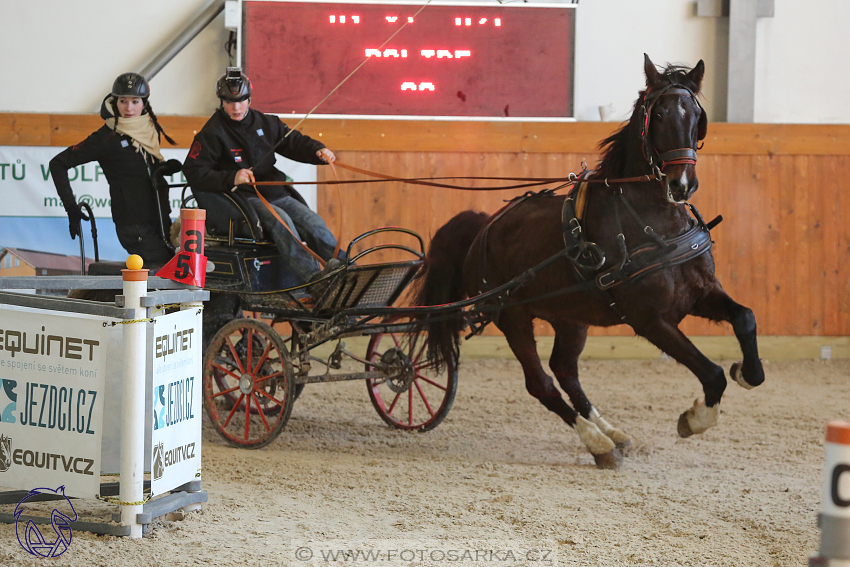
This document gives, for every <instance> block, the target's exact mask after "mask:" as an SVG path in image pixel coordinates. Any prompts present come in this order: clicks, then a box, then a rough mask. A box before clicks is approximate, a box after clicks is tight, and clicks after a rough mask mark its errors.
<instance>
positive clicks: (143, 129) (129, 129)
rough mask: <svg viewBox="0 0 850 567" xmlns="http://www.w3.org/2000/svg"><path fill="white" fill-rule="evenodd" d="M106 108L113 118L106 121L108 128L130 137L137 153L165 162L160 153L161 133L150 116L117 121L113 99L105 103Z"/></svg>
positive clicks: (108, 99)
mask: <svg viewBox="0 0 850 567" xmlns="http://www.w3.org/2000/svg"><path fill="white" fill-rule="evenodd" d="M104 107H105V108H106V111H107V112H108V113H109V115H110V116H111V118H107V119H106V120H105V122H106V126H107V127H109V128H110V129H112V130H115V131H116V132H118V133H119V134H125V135H127V136H130V138H131V139H132V140H133V147H135V148H136V151H140V152H144V153H147V154H149V155H151V156H153V157H154V158H156V159H157V160H158V161H163V160H164V158H163V157H162V153H161V152H160V151H159V132H157V131H156V127H155V126H154V125H153V120H151V117H150V115H149V114H142V115H141V116H134V117H132V118H119V119H116V118H115V114H114V113H113V111H112V97H109V98H107V99H106V100H105V101H104Z"/></svg>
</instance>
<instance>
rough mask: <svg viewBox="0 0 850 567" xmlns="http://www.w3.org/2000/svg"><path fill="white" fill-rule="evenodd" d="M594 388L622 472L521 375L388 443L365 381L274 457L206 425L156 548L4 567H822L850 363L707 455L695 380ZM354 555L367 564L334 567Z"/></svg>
mask: <svg viewBox="0 0 850 567" xmlns="http://www.w3.org/2000/svg"><path fill="white" fill-rule="evenodd" d="M723 365H724V367H725V368H727V369H728V367H729V363H728V362H724V363H723ZM581 369H582V376H583V385H584V387H585V391H586V392H587V393H588V396H589V397H590V399H591V400H592V401H593V402H594V403H595V405H596V406H597V407H598V408H599V410H600V412H601V413H602V415H603V416H604V417H606V418H607V419H608V420H609V421H611V422H612V423H613V424H615V425H617V426H618V427H620V428H621V429H623V430H624V431H626V432H627V433H629V434H631V435H632V436H633V437H634V439H635V443H634V445H633V447H632V448H631V450H630V452H629V453H628V456H627V458H626V460H625V463H624V466H623V467H622V469H621V470H619V471H616V472H612V471H601V470H597V469H596V468H595V467H594V465H593V460H592V457H591V456H590V455H589V454H588V453H587V452H586V451H585V449H584V447H583V446H582V445H581V444H580V442H579V440H578V438H577V436H576V435H575V434H574V433H573V432H572V431H571V430H569V428H567V427H566V426H565V425H563V423H562V422H560V420H559V419H558V418H556V417H555V416H554V415H553V414H550V413H549V412H547V411H546V410H545V409H544V408H543V407H542V406H541V405H540V404H539V403H538V402H536V401H535V400H534V399H532V398H531V397H530V396H528V395H527V394H526V393H525V390H524V386H523V380H522V374H521V371H520V367H519V365H518V363H516V362H515V361H513V360H496V359H485V360H467V361H465V363H464V364H463V366H462V367H461V375H460V386H459V388H458V394H457V398H456V400H455V405H454V408H453V409H452V411H451V413H450V414H449V416H448V417H447V419H446V421H445V422H443V424H442V425H440V426H439V427H438V428H437V429H435V430H434V431H431V432H429V433H425V434H411V433H405V432H402V431H397V430H394V429H391V428H389V427H388V426H386V425H385V424H384V423H383V422H382V421H381V420H380V419H379V417H378V416H377V414H376V413H375V411H374V410H373V409H372V406H371V404H370V403H369V400H368V396H367V394H366V388H365V386H364V384H363V383H362V382H349V383H337V384H326V385H314V386H307V388H306V389H305V391H304V393H303V395H302V396H301V398H299V400H298V401H297V402H296V404H295V409H294V411H293V415H292V419H291V420H290V422H289V425H288V426H287V429H286V430H285V431H284V432H283V433H282V434H281V436H280V437H279V438H278V439H277V440H276V441H275V442H274V443H272V444H271V445H270V446H268V447H266V448H265V449H261V450H258V451H249V450H244V449H234V448H231V447H229V446H227V445H225V444H224V443H223V441H221V440H220V438H219V437H218V434H217V433H216V432H215V431H214V430H212V429H211V427H209V426H208V424H207V425H206V426H205V445H204V447H203V467H204V469H203V482H204V489H205V490H207V491H208V492H209V503H207V504H205V505H204V507H203V510H202V511H201V512H196V513H192V514H190V515H188V516H187V517H186V519H185V520H183V521H173V522H166V521H157V522H155V523H154V524H152V525H151V528H152V529H151V530H150V532H149V533H148V534H147V535H146V536H145V537H144V538H143V539H141V540H129V539H123V538H115V537H104V536H95V535H92V534H88V533H83V532H75V533H74V539H73V541H72V543H71V546H70V548H69V550H68V551H67V552H66V553H65V554H64V555H63V556H61V557H59V558H57V559H55V560H46V559H40V558H35V557H32V556H29V555H27V554H26V552H24V551H23V549H22V548H21V547H20V546H19V544H18V542H17V540H16V538H15V529H14V526H12V525H0V565H4V566H5V565H27V566H29V565H33V566H35V565H39V566H41V565H45V564H47V563H49V564H50V565H56V566H60V565H75V566H85V567H97V566H104V567H111V566H117V565H122V566H125V565H126V566H140V567H155V566H171V565H180V566H182V565H206V564H209V565H218V566H229V565H246V564H251V565H264V566H272V565H274V566H277V565H287V566H288V565H292V566H302V565H303V566H307V565H321V566H331V565H339V564H344V563H348V564H351V563H352V562H357V563H364V564H370V565H393V566H396V565H417V566H418V565H438V566H446V567H447V566H449V565H479V566H480V565H505V566H508V565H510V566H514V565H529V566H535V565H561V566H574V565H575V566H578V565H582V566H583V565H594V566H620V565H623V566H626V565H664V566H670V565H693V566H730V567H731V566H735V567H740V566H742V565H746V566H749V567H757V566H782V567H787V566H795V565H800V566H803V565H807V558H808V556H809V555H810V554H812V553H813V552H814V551H815V550H816V549H817V546H818V542H819V537H820V534H819V531H818V529H817V527H816V517H817V513H818V512H819V511H820V501H821V483H822V480H821V475H822V469H823V438H824V425H825V423H826V422H827V421H828V420H830V419H850V402H848V400H850V360H846V359H845V360H834V361H827V362H821V361H799V362H776V363H768V364H767V365H766V371H767V381H766V382H765V384H764V385H762V386H760V387H759V388H757V389H755V390H752V391H745V390H743V389H741V388H739V387H738V386H737V385H734V384H731V385H730V386H729V388H728V389H727V391H726V396H725V397H724V400H723V404H722V406H721V407H722V416H721V421H720V424H719V426H718V427H716V428H714V429H712V430H710V431H709V432H707V433H705V434H703V435H701V436H695V437H692V438H690V439H679V438H678V437H677V435H676V419H677V418H678V416H679V414H680V413H681V412H682V411H683V410H685V409H686V408H687V407H689V406H690V405H691V403H692V402H693V400H694V398H695V397H696V396H697V395H698V394H699V393H700V388H699V383H698V382H697V380H696V378H694V377H693V376H692V375H690V374H689V373H688V372H687V371H686V370H685V369H684V368H683V367H681V366H679V365H677V364H675V363H673V362H669V361H661V360H658V361H587V362H583V363H582V364H581ZM206 422H207V420H206V418H205V423H206ZM347 549H348V550H352V551H353V552H355V553H359V554H360V555H359V556H357V557H350V558H349V560H348V561H345V560H344V559H343V558H342V557H339V556H338V557H337V559H336V560H334V559H333V558H332V557H331V556H330V555H328V554H329V553H335V550H347ZM369 553H371V554H372V555H371V556H370V555H367V554H369ZM311 556H312V559H309V560H306V559H308V558H309V557H311Z"/></svg>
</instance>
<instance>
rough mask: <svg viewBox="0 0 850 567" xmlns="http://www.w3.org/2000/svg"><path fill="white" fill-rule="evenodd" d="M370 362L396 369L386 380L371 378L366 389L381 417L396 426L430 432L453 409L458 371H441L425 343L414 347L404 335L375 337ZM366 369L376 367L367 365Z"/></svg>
mask: <svg viewBox="0 0 850 567" xmlns="http://www.w3.org/2000/svg"><path fill="white" fill-rule="evenodd" d="M366 359H367V360H369V361H372V362H376V363H382V364H384V365H389V366H390V367H391V368H392V370H391V371H390V372H389V375H388V376H386V377H382V378H369V379H367V380H366V386H367V388H368V390H369V398H370V399H371V400H372V405H374V406H375V409H376V410H377V412H378V415H380V416H381V418H382V419H383V420H384V421H385V422H387V423H388V424H390V425H392V426H393V427H396V428H399V429H409V430H420V431H428V430H430V429H433V428H434V427H436V426H437V425H439V423H440V422H441V421H442V420H443V418H444V417H445V416H446V414H447V413H448V411H449V409H451V405H452V403H453V401H454V396H455V392H456V390H457V372H449V371H447V370H443V371H442V372H437V371H436V368H435V365H434V363H433V362H432V361H430V360H428V357H427V347H426V345H425V343H424V341H419V342H418V343H416V344H413V345H411V344H409V343H408V341H407V340H406V337H403V336H400V335H395V334H391V333H387V334H379V335H375V336H374V337H372V339H371V340H370V341H369V349H368V352H367V354H366ZM366 370H367V371H372V370H375V367H374V366H371V365H367V367H366Z"/></svg>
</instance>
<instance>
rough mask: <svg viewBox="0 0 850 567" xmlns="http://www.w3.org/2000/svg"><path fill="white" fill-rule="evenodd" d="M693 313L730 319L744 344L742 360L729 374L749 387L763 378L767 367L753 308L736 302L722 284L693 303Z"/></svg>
mask: <svg viewBox="0 0 850 567" xmlns="http://www.w3.org/2000/svg"><path fill="white" fill-rule="evenodd" d="M693 315H696V316H698V317H704V318H706V319H710V320H712V321H727V322H728V323H730V324H731V325H732V329H733V330H734V331H735V337H736V338H737V339H738V343H739V344H740V345H741V352H742V353H743V355H744V360H743V362H736V363H734V364H733V365H732V368H731V369H730V370H729V375H730V376H731V377H732V379H733V380H735V382H737V383H738V384H739V385H740V386H742V387H744V388H746V389H747V390H750V389H752V388H755V387H756V386H758V385H759V384H761V383H762V382H764V367H763V366H762V364H761V359H760V358H759V349H758V341H757V338H756V317H755V315H753V312H752V311H751V310H750V309H749V308H747V307H744V306H743V305H741V304H740V303H736V302H735V301H734V300H733V299H732V298H731V297H729V296H728V295H727V294H726V292H725V291H723V289H722V288H721V287H719V285H718V287H716V288H714V289H713V290H712V291H711V292H710V293H709V294H708V295H706V296H705V297H703V298H702V299H700V300H698V301H697V303H696V304H695V305H694V311H693Z"/></svg>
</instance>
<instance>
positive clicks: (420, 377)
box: [416, 372, 448, 392]
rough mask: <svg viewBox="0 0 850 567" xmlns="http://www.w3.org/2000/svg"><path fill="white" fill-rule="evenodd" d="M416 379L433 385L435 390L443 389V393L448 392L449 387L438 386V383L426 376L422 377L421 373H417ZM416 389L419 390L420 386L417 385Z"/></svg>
mask: <svg viewBox="0 0 850 567" xmlns="http://www.w3.org/2000/svg"><path fill="white" fill-rule="evenodd" d="M416 377H417V378H419V379H420V380H422V381H424V382H428V383H429V384H431V385H432V386H434V387H435V388H439V389H441V390H442V391H444V392H445V391H446V390H448V387H447V386H442V385H440V384H437V383H436V382H434V381H433V380H431V379H430V378H426V377H425V376H422V375H421V374H420V373H418V372H417V373H416ZM416 387H417V388H418V387H419V385H418V384H417V385H416Z"/></svg>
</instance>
